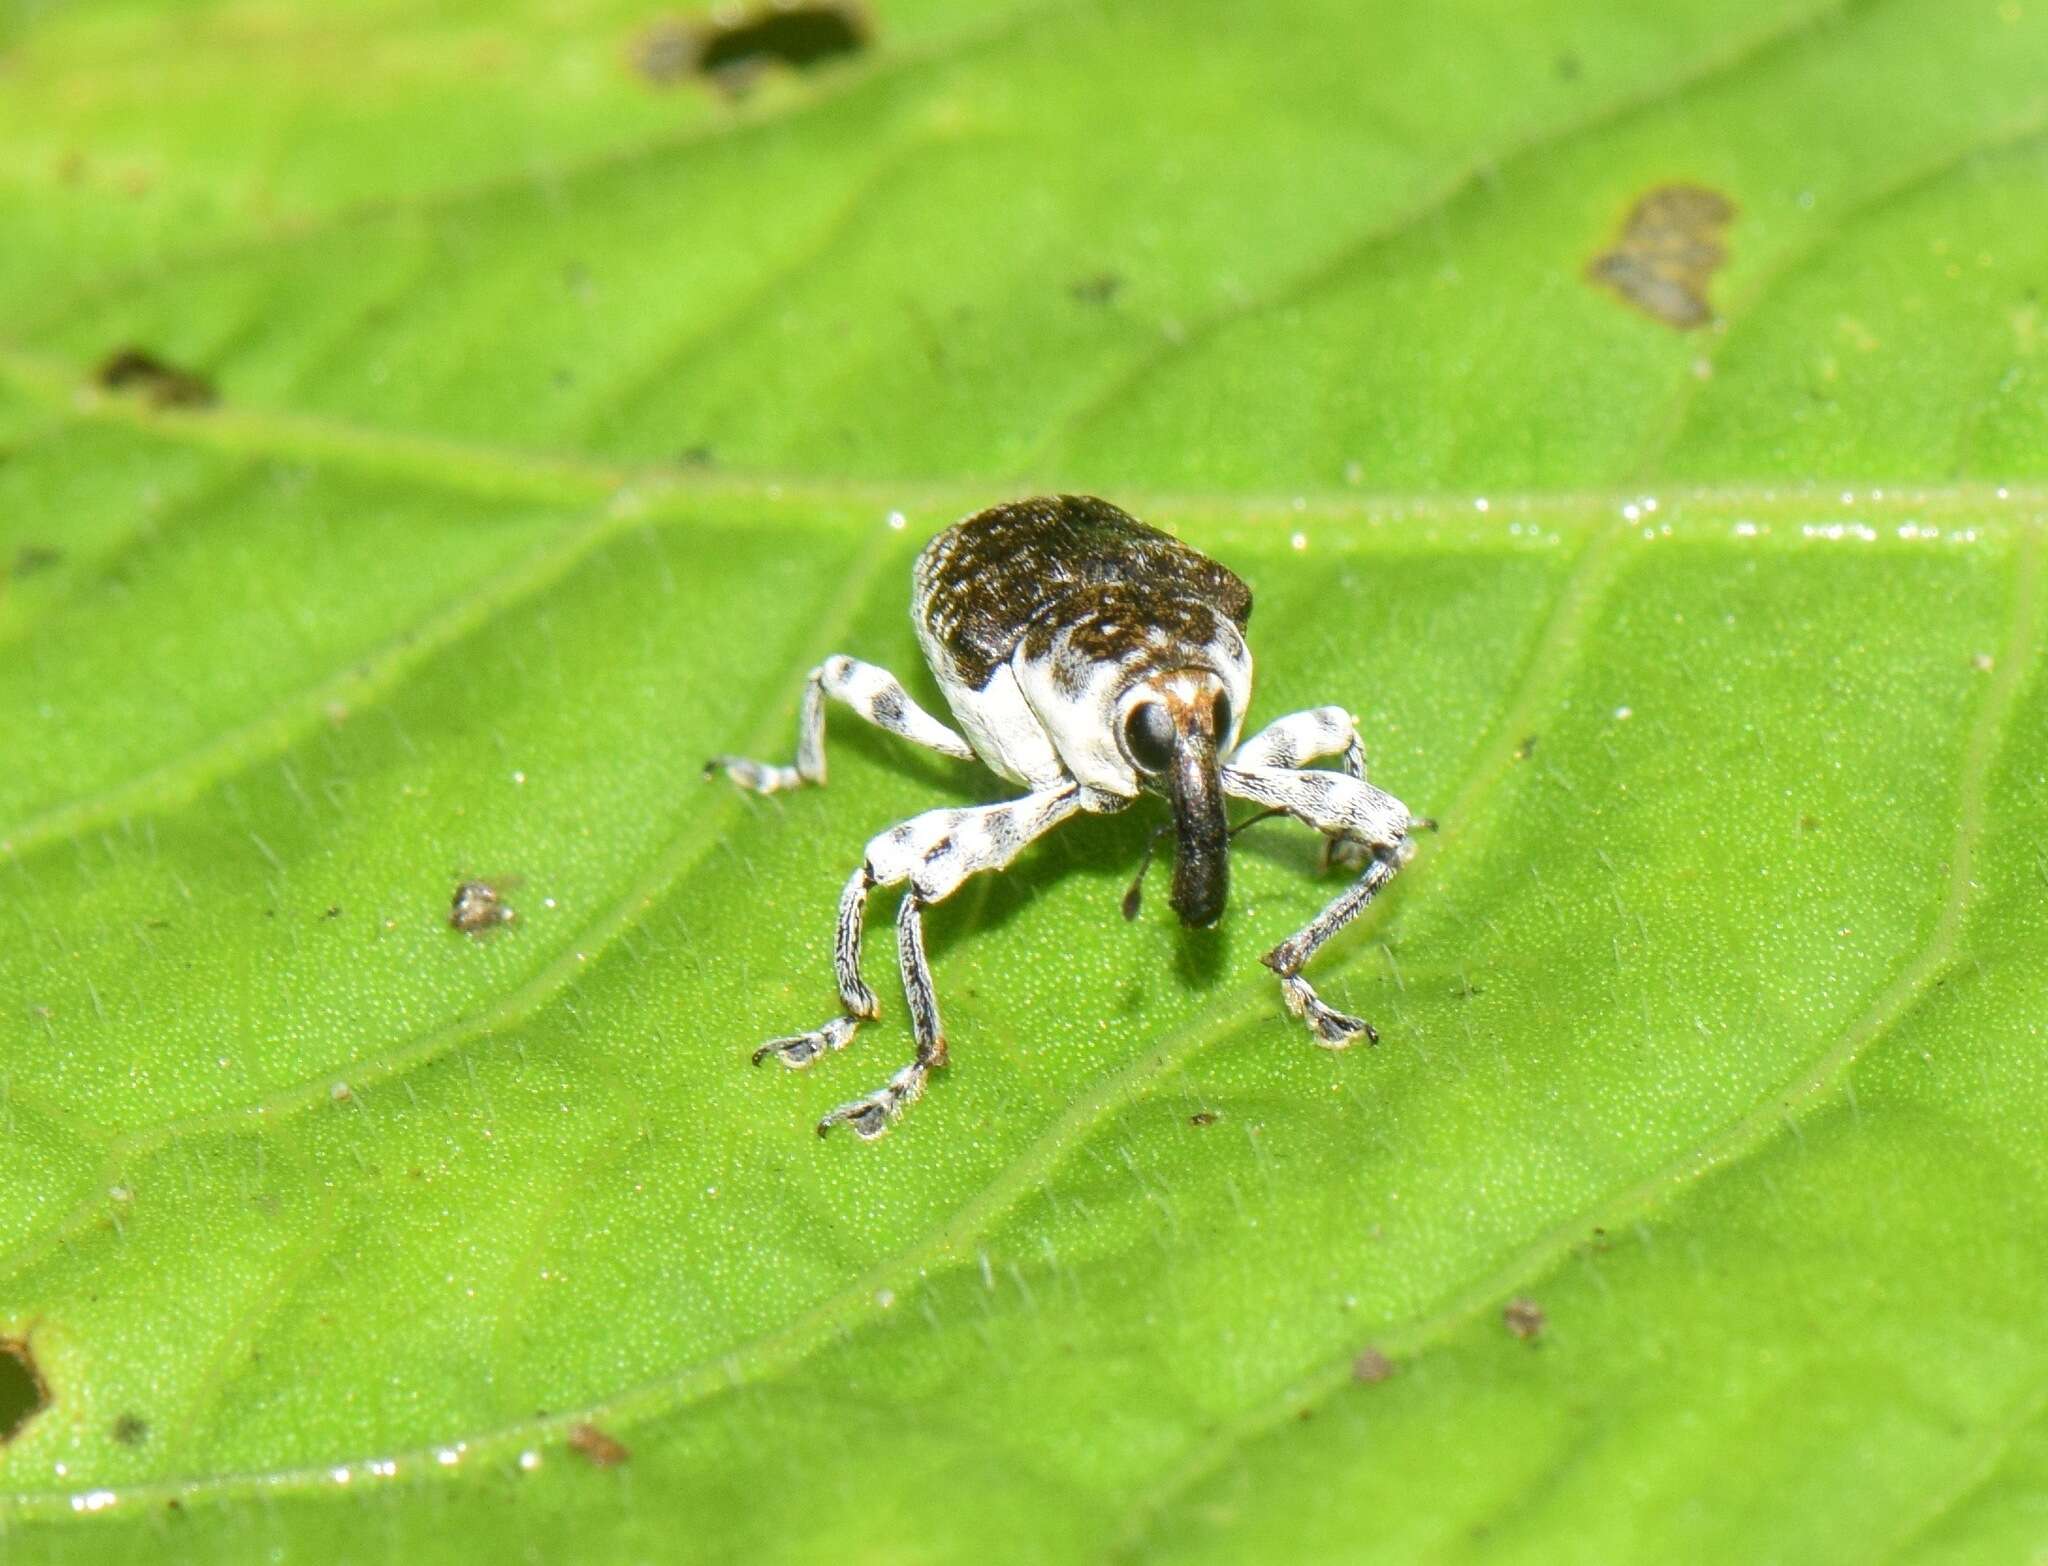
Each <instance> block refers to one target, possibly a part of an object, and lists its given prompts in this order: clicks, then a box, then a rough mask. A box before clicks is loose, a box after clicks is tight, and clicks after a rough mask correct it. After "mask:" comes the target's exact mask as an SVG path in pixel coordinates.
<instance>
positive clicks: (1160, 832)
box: [1124, 805, 1287, 919]
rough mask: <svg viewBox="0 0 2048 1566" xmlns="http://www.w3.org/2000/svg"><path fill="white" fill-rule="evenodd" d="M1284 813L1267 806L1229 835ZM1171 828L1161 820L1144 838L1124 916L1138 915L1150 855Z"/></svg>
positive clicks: (1133, 916)
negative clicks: (1141, 856) (1142, 852)
mask: <svg viewBox="0 0 2048 1566" xmlns="http://www.w3.org/2000/svg"><path fill="white" fill-rule="evenodd" d="M1286 814H1287V812H1286V811H1284V810H1282V809H1280V808H1279V807H1278V806H1277V805H1275V806H1269V807H1268V808H1267V809H1265V810H1261V811H1260V812H1259V813H1258V814H1257V815H1255V816H1246V817H1245V818H1244V820H1242V821H1240V822H1238V824H1237V825H1236V826H1234V827H1232V828H1231V829H1230V835H1231V836H1232V837H1236V836H1237V834H1238V833H1240V832H1242V831H1243V830H1244V829H1245V828H1246V827H1248V826H1255V825H1257V824H1258V823H1259V822H1261V821H1270V820H1272V819H1273V817H1275V816H1284V815H1286ZM1172 830H1173V823H1172V822H1171V821H1162V822H1160V823H1159V825H1158V826H1156V827H1154V828H1153V829H1152V835H1151V836H1149V837H1147V838H1146V839H1145V857H1144V858H1143V859H1140V860H1139V861H1138V873H1137V874H1136V875H1134V876H1132V877H1131V889H1130V890H1129V891H1128V892H1126V893H1124V918H1126V919H1135V918H1137V917H1138V909H1139V907H1140V905H1141V904H1142V903H1143V901H1144V897H1145V872H1146V871H1147V870H1150V869H1151V868H1152V856H1153V855H1154V854H1156V853H1158V852H1159V840H1160V839H1161V838H1162V837H1164V836H1166V834H1167V833H1168V832H1171V831H1172Z"/></svg>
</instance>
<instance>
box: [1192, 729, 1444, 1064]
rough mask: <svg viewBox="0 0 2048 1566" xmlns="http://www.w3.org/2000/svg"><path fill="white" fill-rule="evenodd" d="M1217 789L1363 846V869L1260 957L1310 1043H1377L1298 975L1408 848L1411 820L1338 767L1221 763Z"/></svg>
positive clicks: (1367, 1028)
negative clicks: (1308, 769)
mask: <svg viewBox="0 0 2048 1566" xmlns="http://www.w3.org/2000/svg"><path fill="white" fill-rule="evenodd" d="M1223 791H1224V792H1225V793H1226V794H1231V795H1234V796H1236V797H1237V798H1239V799H1249V800H1255V801H1257V802H1258V803H1259V804H1262V805H1269V806H1273V807H1275V808H1277V809H1280V810H1284V811H1286V812H1287V813H1288V814H1289V815H1291V816H1293V817H1295V818H1296V819H1297V820H1299V821H1303V822H1306V823H1307V824H1308V825H1309V826H1312V827H1314V828H1315V829H1316V830H1317V831H1318V832H1322V833H1324V834H1325V835H1326V836H1328V837H1332V838H1336V839H1339V840H1341V841H1343V842H1346V843H1355V844H1357V845H1359V846H1360V847H1361V848H1363V850H1364V851H1365V853H1366V856H1367V858H1366V865H1365V871H1364V873H1363V874H1362V875H1360V876H1359V878H1358V879H1357V880H1356V881H1354V882H1353V883H1352V884H1351V885H1350V886H1349V887H1348V888H1347V889H1346V890H1345V891H1343V892H1342V893H1340V894H1339V895H1338V897H1337V898H1336V899H1335V900H1334V901H1333V902H1332V903H1331V904H1330V906H1329V907H1327V908H1325V909H1324V910H1323V911H1322V912H1321V913H1319V914H1317V915H1316V917H1315V918H1314V919H1313V920H1311V921H1310V922H1309V924H1308V925H1307V926H1306V927H1305V928H1304V929H1302V930H1301V931H1299V932H1298V933H1296V934H1295V935H1293V936H1290V937H1289V938H1288V939H1287V940H1284V941H1282V942H1281V943H1280V944H1279V945H1278V946H1276V947H1274V948H1273V949H1272V950H1271V951H1270V952H1268V953H1266V955H1265V956H1264V957H1263V958H1261V959H1260V960H1261V961H1262V962H1264V963H1265V965H1266V966H1267V967H1269V968H1271V969H1272V970H1273V971H1274V972H1275V973H1277V974H1278V975H1279V976H1280V993H1281V996H1282V998H1284V999H1285V1000H1286V1002H1287V1009H1288V1010H1289V1011H1291V1012H1293V1013H1294V1015H1295V1016H1297V1017H1299V1018H1300V1019H1301V1020H1302V1021H1303V1022H1305V1023H1307V1024H1308V1028H1309V1032H1310V1033H1312V1034H1313V1035H1314V1036H1315V1040H1316V1042H1317V1043H1318V1044H1321V1045H1323V1046H1324V1047H1325V1048H1327V1049H1343V1048H1344V1047H1345V1046H1346V1045H1348V1044H1350V1043H1352V1042H1353V1041H1354V1040H1355V1039H1357V1037H1358V1035H1359V1034H1361V1033H1362V1034H1364V1035H1365V1040H1366V1042H1367V1043H1368V1044H1375V1043H1378V1042H1379V1034H1378V1033H1376V1032H1375V1031H1374V1030H1373V1026H1372V1024H1371V1023H1369V1022H1367V1021H1366V1020H1365V1019H1364V1018H1362V1017H1353V1016H1350V1015H1348V1014H1347V1013H1345V1012H1341V1011H1333V1010H1331V1008H1330V1007H1328V1006H1326V1005H1324V1004H1323V1002H1322V1000H1321V999H1320V998H1319V997H1318V996H1317V994H1316V992H1315V989H1314V987H1313V986H1312V985H1311V984H1310V983H1309V982H1308V980H1306V979H1304V978H1303V977H1302V976H1301V969H1302V967H1303V965H1304V964H1306V963H1307V962H1308V960H1309V958H1311V957H1313V956H1314V955H1315V953H1316V949H1317V948H1318V947H1320V946H1321V945H1322V944H1323V942H1325V941H1327V940H1328V939H1329V938H1330V937H1331V936H1333V935H1335V934H1336V933H1337V932H1338V931H1339V930H1341V929H1343V928H1344V926H1345V925H1347V924H1349V923H1350V922H1351V921H1352V920H1353V919H1355V918H1356V917H1357V916H1358V914H1359V913H1360V912H1361V911H1362V910H1363V909H1364V907H1365V905H1366V904H1367V903H1369V902H1371V901H1372V900H1373V897H1374V896H1375V894H1377V893H1378V891H1379V889H1380V888H1381V887H1383V886H1385V885H1386V884H1387V882H1389V881H1391V880H1392V879H1393V878H1394V874H1395V872H1396V871H1398V870H1399V869H1400V868H1401V866H1403V865H1404V864H1406V863H1407V862H1408V859H1409V856H1410V855H1412V854H1413V853H1414V852H1415V844H1414V840H1413V839H1412V838H1411V837H1410V836H1409V832H1410V830H1411V829H1412V827H1413V825H1414V822H1413V820H1412V818H1411V817H1410V816H1409V814H1408V807H1407V806H1406V805H1404V804H1402V803H1401V801H1399V800H1398V799H1396V798H1394V796H1393V795H1391V794H1389V793H1386V792H1385V791H1384V790H1381V789H1376V788H1374V787H1373V786H1372V785H1371V784H1370V783H1364V782H1361V781H1359V780H1358V779H1356V778H1353V777H1349V776H1346V775H1345V774H1344V773H1341V772H1294V771H1288V770H1284V769H1280V768H1256V767H1238V766H1228V767H1225V768H1224V769H1223Z"/></svg>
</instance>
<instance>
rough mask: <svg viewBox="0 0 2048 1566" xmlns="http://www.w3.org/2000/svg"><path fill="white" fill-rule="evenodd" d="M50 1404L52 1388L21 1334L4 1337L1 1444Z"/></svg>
mask: <svg viewBox="0 0 2048 1566" xmlns="http://www.w3.org/2000/svg"><path fill="white" fill-rule="evenodd" d="M49 1406H50V1388H49V1386H48V1384H47V1383H45V1382H44V1380H43V1373H42V1372H41V1371H40V1370H38V1369H37V1368H36V1361H35V1356H34V1355H33V1354H31V1353H30V1352H29V1347H28V1344H27V1343H25V1342H23V1341H22V1340H21V1339H20V1338H0V1446H5V1445H6V1444H7V1443H8V1442H9V1441H12V1440H13V1439H14V1438H15V1437H16V1436H18V1435H20V1434H21V1432H22V1431H23V1430H25V1429H27V1428H28V1423H29V1421H30V1420H32V1419H34V1418H35V1417H36V1415H38V1414H40V1413H41V1412H42V1411H43V1410H44V1409H46V1408H48V1407H49Z"/></svg>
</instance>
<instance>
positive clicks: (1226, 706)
mask: <svg viewBox="0 0 2048 1566" xmlns="http://www.w3.org/2000/svg"><path fill="white" fill-rule="evenodd" d="M1215 714H1216V743H1217V744H1219V745H1221V744H1222V743H1223V742H1224V741H1225V740H1227V739H1229V738H1230V692H1228V691H1224V692H1223V693H1222V694H1220V695H1219V696H1218V697H1217V698H1216V708H1215Z"/></svg>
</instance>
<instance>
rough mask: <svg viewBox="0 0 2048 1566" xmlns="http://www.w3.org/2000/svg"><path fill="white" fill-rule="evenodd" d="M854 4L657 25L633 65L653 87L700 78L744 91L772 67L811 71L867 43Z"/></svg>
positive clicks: (774, 8) (867, 30)
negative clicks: (693, 77)
mask: <svg viewBox="0 0 2048 1566" xmlns="http://www.w3.org/2000/svg"><path fill="white" fill-rule="evenodd" d="M873 31H874V30H873V27H872V26H871V25H870V23H869V21H868V17H867V13H866V11H865V10H864V9H862V8H861V7H860V6H857V5H848V4H839V5H797V4H782V3H776V4H771V5H764V6H757V7H755V8H753V9H751V10H748V11H743V12H738V13H737V14H734V13H732V12H728V11H726V10H720V11H719V12H718V13H716V14H715V15H713V16H711V17H708V18H700V19H696V20H685V21H678V20H671V21H664V22H658V23H656V24H655V25H654V26H652V27H650V28H648V29H647V30H646V31H645V32H643V33H642V34H641V35H640V36H639V38H638V39H637V40H636V41H635V43H634V46H633V51H632V61H633V69H634V70H635V71H636V72H638V73H639V75H640V76H641V77H642V78H643V79H644V80H646V81H648V82H651V83H652V84H653V85H655V86H657V87H669V86H673V85H674V84H675V83H677V82H679V81H682V80H684V79H686V78H688V77H692V76H696V77H702V78H704V79H705V80H707V81H709V82H711V83H712V84H713V85H714V86H716V87H717V88H719V89H720V90H721V91H723V92H727V93H732V94H734V95H738V94H740V93H744V92H745V91H747V90H748V89H749V88H750V87H752V86H753V85H754V83H755V82H756V81H757V80H759V78H760V76H761V74H762V72H764V71H766V70H768V69H769V68H771V67H773V66H778V65H780V66H787V67H790V68H791V69H794V70H799V71H804V70H810V69H811V68H813V67H814V66H817V65H820V64H823V63H825V62H827V61H830V60H835V59H839V58H841V57H843V56H846V55H850V54H858V53H860V52H861V51H862V50H863V49H865V48H867V46H868V43H869V41H870V39H871V37H872V35H873Z"/></svg>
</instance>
